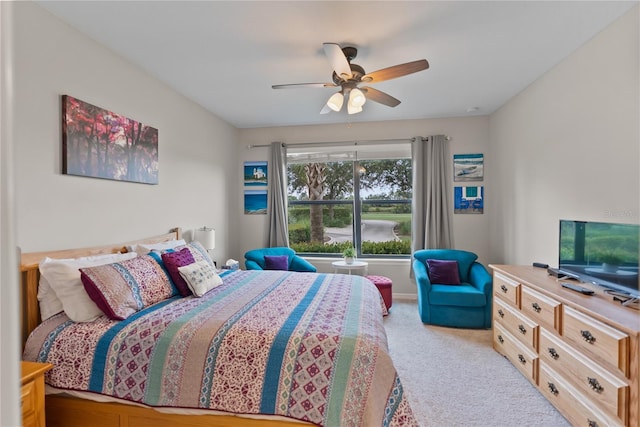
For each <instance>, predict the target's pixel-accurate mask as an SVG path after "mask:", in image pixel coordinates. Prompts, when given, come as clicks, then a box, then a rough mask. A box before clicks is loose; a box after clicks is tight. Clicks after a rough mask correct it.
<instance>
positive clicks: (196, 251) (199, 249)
mask: <svg viewBox="0 0 640 427" xmlns="http://www.w3.org/2000/svg"><path fill="white" fill-rule="evenodd" d="M184 248H189V251H190V252H191V255H192V256H193V259H194V260H196V262H199V261H206V262H207V263H208V264H209V265H210V266H211V267H212V268H213V269H214V270H215V268H216V265H215V264H214V262H213V260H212V259H211V257H210V256H209V252H208V251H207V250H206V249H205V248H204V246H202V243H200V242H198V241H197V240H193V241H191V242H189V243H187V244H186V245H183V246H178V247H176V248H174V250H175V251H180V250H182V249H184Z"/></svg>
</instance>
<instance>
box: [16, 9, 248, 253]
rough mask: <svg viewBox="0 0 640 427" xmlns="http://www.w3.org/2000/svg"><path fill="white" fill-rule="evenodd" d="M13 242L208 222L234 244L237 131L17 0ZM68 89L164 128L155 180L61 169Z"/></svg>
mask: <svg viewBox="0 0 640 427" xmlns="http://www.w3.org/2000/svg"><path fill="white" fill-rule="evenodd" d="M15 9H16V17H15V23H14V24H15V32H16V39H15V51H16V66H15V72H14V76H15V84H14V90H15V99H16V106H15V112H14V116H15V123H14V148H15V157H16V167H15V181H16V186H17V190H18V191H17V197H16V211H17V222H16V228H17V243H18V245H19V246H20V247H21V248H22V250H23V251H39V250H47V249H61V248H67V247H82V246H91V245H96V244H108V243H111V242H114V243H115V242H121V241H126V240H131V239H136V238H142V237H146V236H152V235H156V234H161V233H164V232H167V231H169V229H170V228H172V227H174V226H182V227H183V228H184V229H185V231H190V230H192V229H194V228H197V227H202V226H204V225H207V226H209V227H214V228H215V229H216V240H217V241H216V249H215V251H214V252H213V256H214V257H216V256H217V255H219V256H222V255H221V254H226V253H227V252H228V244H229V243H228V240H229V235H228V232H227V231H228V227H227V224H228V223H229V222H230V221H231V215H230V214H229V206H230V205H234V204H235V202H236V200H235V198H236V197H237V196H236V195H235V193H233V192H227V191H225V189H226V188H228V186H229V183H228V182H227V181H228V179H229V177H230V176H231V175H232V171H234V172H235V171H236V167H235V166H236V163H237V159H236V153H235V151H234V150H235V148H236V146H237V145H236V144H234V141H235V139H236V138H237V130H236V129H235V128H234V127H232V126H230V125H229V124H227V123H226V122H223V121H222V120H220V119H219V118H217V117H216V116H214V115H213V114H211V113H209V112H207V111H206V110H204V109H203V108H202V107H200V106H199V105H197V104H195V103H194V102H192V101H189V100H188V99H186V98H185V97H183V96H182V95H179V94H177V93H176V92H174V91H173V90H172V89H171V88H169V87H168V86H166V85H164V84H163V83H161V82H159V81H157V80H155V79H154V78H152V77H151V76H150V75H148V74H147V73H145V72H143V71H141V70H140V69H139V68H136V67H134V66H133V65H131V64H130V63H129V62H127V61H125V60H124V59H123V58H121V57H119V56H117V55H115V54H114V53H112V52H111V51H109V50H108V49H106V48H104V47H102V46H101V45H99V44H98V43H96V42H95V41H93V40H92V39H90V38H88V37H86V36H84V35H83V34H81V33H79V32H78V31H76V30H75V29H73V28H71V27H70V26H68V25H67V24H65V23H63V22H61V21H60V20H58V19H57V18H56V17H54V16H53V15H51V14H50V13H48V12H47V11H45V10H44V9H42V8H40V7H39V6H37V5H35V4H34V3H31V2H19V3H16V4H15ZM63 94H68V95H72V96H74V97H76V98H79V99H81V100H83V101H87V102H89V103H91V104H94V105H97V106H99V107H102V108H105V109H107V110H111V111H114V112H117V113H119V114H124V115H126V116H128V117H131V118H134V119H136V120H138V121H141V122H143V123H145V124H148V125H150V126H153V127H155V128H157V129H158V131H159V164H160V165H159V184H158V185H146V184H137V183H129V182H121V181H111V180H103V179H94V178H85V177H76V176H70V175H63V174H62V173H61V153H62V149H61V125H60V123H61V101H60V96H61V95H63Z"/></svg>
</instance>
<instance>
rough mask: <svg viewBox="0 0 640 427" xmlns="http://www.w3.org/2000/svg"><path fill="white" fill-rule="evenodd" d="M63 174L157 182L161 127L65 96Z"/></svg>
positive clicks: (63, 109) (63, 106)
mask: <svg viewBox="0 0 640 427" xmlns="http://www.w3.org/2000/svg"><path fill="white" fill-rule="evenodd" d="M62 151H63V153H62V173H64V174H67V175H79V176H88V177H94V178H104V179H114V180H118V181H132V182H141V183H144V184H157V183H158V129H155V128H152V127H151V126H147V125H145V124H142V123H140V122H138V121H135V120H133V119H130V118H128V117H124V116H122V115H120V114H115V113H113V112H111V111H107V110H105V109H103V108H100V107H96V106H95V105H91V104H89V103H87V102H84V101H81V100H79V99H77V98H74V97H72V96H69V95H63V96H62Z"/></svg>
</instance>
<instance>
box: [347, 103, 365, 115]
mask: <svg viewBox="0 0 640 427" xmlns="http://www.w3.org/2000/svg"><path fill="white" fill-rule="evenodd" d="M360 111H362V107H355V106H353V105H351V103H348V104H347V113H349V114H356V113H359V112H360Z"/></svg>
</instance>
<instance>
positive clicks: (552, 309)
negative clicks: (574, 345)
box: [520, 286, 562, 331]
mask: <svg viewBox="0 0 640 427" xmlns="http://www.w3.org/2000/svg"><path fill="white" fill-rule="evenodd" d="M520 300H521V305H520V310H521V311H522V312H523V313H524V314H525V315H527V316H528V317H529V318H530V319H533V320H534V321H535V322H538V324H540V325H544V326H547V327H549V328H551V329H555V330H557V331H560V318H561V316H562V304H560V302H559V301H556V300H554V299H553V298H549V297H547V296H545V295H542V294H541V293H540V292H537V291H534V290H533V289H531V288H528V287H526V286H523V287H522V288H521V289H520Z"/></svg>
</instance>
